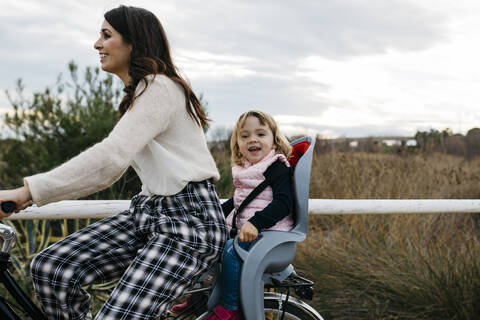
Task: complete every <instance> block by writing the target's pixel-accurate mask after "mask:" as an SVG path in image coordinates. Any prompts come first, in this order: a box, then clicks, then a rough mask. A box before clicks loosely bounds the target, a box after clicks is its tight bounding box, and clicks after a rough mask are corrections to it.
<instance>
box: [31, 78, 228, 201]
mask: <svg viewBox="0 0 480 320" xmlns="http://www.w3.org/2000/svg"><path fill="white" fill-rule="evenodd" d="M147 79H148V81H149V85H148V87H147V89H146V91H145V92H144V93H143V94H142V95H141V96H140V97H138V98H136V99H135V101H134V103H133V105H132V106H131V108H130V109H129V110H128V111H127V112H126V113H125V114H124V115H123V117H122V118H121V119H120V120H119V121H118V123H117V124H116V126H115V127H114V128H113V130H112V132H111V133H110V134H109V135H108V137H106V138H105V139H104V140H103V141H101V142H99V143H97V144H95V145H94V146H92V147H91V148H89V149H87V150H85V151H84V152H82V153H80V154H79V155H78V156H76V157H74V158H72V159H71V160H69V161H67V162H66V163H64V164H62V165H61V166H59V167H57V168H55V169H53V170H51V171H49V172H46V173H41V174H37V175H34V176H30V177H26V178H25V179H24V182H25V183H26V184H28V186H29V188H30V192H31V194H32V199H33V202H34V203H35V204H37V205H38V206H42V205H45V204H47V203H50V202H54V201H59V200H66V199H76V198H80V197H83V196H87V195H89V194H92V193H94V192H97V191H100V190H102V189H105V188H106V187H108V186H110V185H112V184H113V183H114V182H115V181H116V180H118V179H119V178H120V177H121V176H122V174H123V173H124V172H125V170H126V169H127V168H128V167H129V166H130V165H131V166H132V167H133V168H134V169H135V171H136V172H137V174H138V176H139V177H140V180H141V181H142V191H141V194H144V195H172V194H176V193H178V192H179V191H181V190H182V189H183V188H184V187H185V186H186V185H187V183H188V182H190V181H202V180H205V179H209V178H214V179H216V180H217V179H218V178H219V177H220V175H219V173H218V170H217V167H216V166H215V162H214V160H213V158H212V156H211V154H210V152H209V150H208V148H207V143H206V140H205V135H204V133H203V130H202V128H201V127H199V126H198V125H197V123H196V122H195V121H194V120H193V119H192V118H191V117H190V116H189V115H188V114H187V111H186V107H185V95H184V92H183V89H182V88H181V87H180V85H178V84H176V83H174V82H173V81H172V80H170V79H169V78H168V77H166V76H163V75H156V76H155V77H153V75H150V76H148V77H147ZM144 87H145V86H144V84H143V81H140V83H139V85H138V87H137V89H136V94H138V93H140V92H141V90H143V88H144Z"/></svg>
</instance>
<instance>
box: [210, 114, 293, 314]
mask: <svg viewBox="0 0 480 320" xmlns="http://www.w3.org/2000/svg"><path fill="white" fill-rule="evenodd" d="M230 147H231V151H232V165H233V168H232V176H233V184H234V186H235V192H234V196H233V197H232V198H230V199H229V200H228V201H226V202H224V203H223V204H222V209H223V212H224V214H226V215H227V214H228V216H227V224H228V228H229V231H230V230H231V228H232V222H233V221H232V220H233V216H234V213H235V210H237V209H238V207H239V206H240V204H241V203H242V201H243V200H245V198H246V197H247V196H248V194H249V193H250V192H251V191H252V190H253V189H255V187H256V186H257V185H259V184H260V183H261V182H262V181H263V180H265V178H266V177H269V176H273V175H276V174H277V173H278V172H279V171H280V172H281V173H284V174H281V175H280V178H277V179H275V180H274V181H273V182H272V184H271V185H270V186H269V187H267V188H266V189H265V190H264V191H262V192H261V193H260V194H259V195H258V196H257V197H256V198H255V199H254V200H253V201H252V202H250V203H249V204H248V205H247V206H246V207H245V209H244V210H243V211H242V212H240V213H239V214H238V216H237V219H236V227H237V228H238V230H239V232H238V238H239V241H240V242H239V244H240V246H241V247H242V248H244V249H246V250H248V248H249V247H250V245H251V244H252V241H254V240H255V239H256V238H257V236H258V233H259V232H260V231H262V230H267V229H268V230H283V231H289V230H291V229H292V227H293V218H292V214H291V212H292V206H293V193H292V181H291V176H290V174H289V173H288V172H289V168H288V167H289V166H290V164H289V163H288V161H287V159H288V157H289V156H290V154H291V150H292V148H291V146H290V144H289V143H288V141H287V139H286V138H285V136H284V135H283V134H281V133H280V131H279V129H278V126H277V124H276V123H275V120H274V119H273V118H272V117H271V116H269V115H268V114H265V113H263V112H261V111H249V112H246V113H244V114H242V115H241V116H240V118H239V120H238V122H237V124H236V126H235V128H234V130H233V133H232V138H231V140H230ZM241 266H242V263H241V260H240V258H239V257H238V256H237V254H236V253H235V249H234V248H233V239H230V240H228V241H227V244H226V247H225V249H224V251H223V257H222V279H221V281H223V292H222V297H221V304H219V305H217V306H216V307H215V308H214V309H213V313H212V314H211V315H209V317H207V319H208V320H218V319H221V320H233V319H240V318H241V316H240V312H239V311H238V310H239V305H240V303H239V279H240V270H241Z"/></svg>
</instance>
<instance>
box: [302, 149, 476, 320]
mask: <svg viewBox="0 0 480 320" xmlns="http://www.w3.org/2000/svg"><path fill="white" fill-rule="evenodd" d="M479 174H480V160H476V159H474V160H472V161H470V162H467V161H466V160H464V158H461V157H454V156H448V155H444V154H431V155H409V156H404V157H401V156H396V155H388V154H367V153H363V154H362V153H327V154H324V155H321V154H317V155H316V156H315V159H314V164H313V169H312V179H311V191H310V198H337V199H380V198H382V199H440V198H443V199H454V198H457V199H478V198H479V196H480V189H479V177H480V175H479ZM294 264H295V266H296V267H297V269H298V270H299V271H301V272H302V273H303V274H305V275H307V276H308V277H310V278H311V279H314V281H315V283H316V285H315V298H314V302H313V305H314V306H315V308H316V309H317V310H318V311H319V312H321V313H322V315H323V316H325V317H326V318H327V319H478V318H479V317H480V242H479V217H478V215H476V214H443V215H442V214H429V215H363V216H359V215H353V216H347V215H344V216H341V215H336V216H318V215H317V216H312V217H311V220H310V232H309V235H308V238H307V240H306V241H305V242H304V243H302V244H301V245H300V246H299V249H298V251H297V256H296V261H295V263H294Z"/></svg>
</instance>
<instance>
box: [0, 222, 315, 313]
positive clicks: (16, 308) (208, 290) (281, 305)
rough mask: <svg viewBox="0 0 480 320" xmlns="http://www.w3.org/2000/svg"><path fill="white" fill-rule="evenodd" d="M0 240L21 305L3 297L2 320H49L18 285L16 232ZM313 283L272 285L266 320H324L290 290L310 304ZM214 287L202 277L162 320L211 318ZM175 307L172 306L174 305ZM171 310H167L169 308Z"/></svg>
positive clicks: (1, 279)
mask: <svg viewBox="0 0 480 320" xmlns="http://www.w3.org/2000/svg"><path fill="white" fill-rule="evenodd" d="M0 240H1V241H2V246H1V251H0V283H2V284H3V285H4V286H5V288H6V289H7V290H8V291H9V293H10V294H11V296H12V297H13V299H14V300H15V302H16V303H17V304H18V305H16V304H15V305H13V304H11V303H10V302H8V301H7V300H6V299H5V298H4V297H1V296H0V319H2V320H20V319H25V317H28V318H29V319H33V320H46V319H47V317H46V316H45V315H44V314H43V312H42V311H41V310H40V309H39V308H38V307H37V306H36V305H35V304H34V303H33V301H32V300H31V299H30V298H29V297H28V295H27V294H26V293H25V292H24V291H23V290H22V289H21V288H20V286H19V285H18V284H17V283H16V282H15V280H14V279H13V277H12V276H11V274H10V272H9V271H8V265H9V263H10V253H9V252H10V250H11V249H12V248H13V247H14V245H15V243H16V240H17V235H16V232H15V230H14V229H13V228H12V227H10V226H7V225H4V224H0ZM312 286H313V282H311V281H310V280H308V279H305V278H303V277H300V276H298V275H296V274H295V273H294V272H293V273H292V274H291V275H290V276H289V277H287V279H286V280H284V281H282V282H280V281H273V283H272V284H269V285H266V286H265V288H266V289H268V290H270V289H275V290H276V291H274V292H270V291H267V292H265V294H264V300H263V303H264V307H265V313H266V318H267V319H285V320H287V319H299V320H300V319H301V320H323V318H322V317H321V316H320V315H319V314H318V312H317V311H315V309H313V308H312V307H311V306H310V305H308V304H307V303H305V302H303V301H302V300H300V299H297V298H295V297H292V296H291V295H290V293H291V290H292V289H293V290H294V292H295V293H296V295H297V296H298V297H300V298H301V299H306V300H311V299H312V297H313V288H312ZM212 291H213V286H212V285H205V284H204V278H203V277H199V278H198V279H197V281H196V282H195V284H194V285H193V287H192V289H190V290H188V291H187V292H186V293H185V294H184V295H183V296H182V297H180V298H179V300H181V299H183V298H184V297H185V296H187V295H191V296H192V297H193V298H192V299H191V303H190V304H189V306H188V307H187V308H186V309H185V310H183V311H182V312H181V313H178V314H173V313H171V312H170V311H165V312H164V313H163V314H161V315H160V316H159V319H160V320H175V319H178V320H180V319H197V320H201V319H203V318H205V317H206V316H207V315H208V300H209V297H210V295H211V294H212ZM172 303H173V302H172ZM167 309H168V308H167Z"/></svg>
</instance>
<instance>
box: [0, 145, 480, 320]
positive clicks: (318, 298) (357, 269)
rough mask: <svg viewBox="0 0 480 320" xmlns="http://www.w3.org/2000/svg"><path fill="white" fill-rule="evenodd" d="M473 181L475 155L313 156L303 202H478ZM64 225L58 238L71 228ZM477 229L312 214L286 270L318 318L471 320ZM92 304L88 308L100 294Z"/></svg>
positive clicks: (479, 290) (21, 265)
mask: <svg viewBox="0 0 480 320" xmlns="http://www.w3.org/2000/svg"><path fill="white" fill-rule="evenodd" d="M214 157H215V160H216V162H217V165H218V167H219V170H220V172H221V174H222V179H221V180H220V181H218V182H217V190H218V192H219V196H220V197H221V198H227V197H229V196H230V195H231V193H232V182H231V175H230V163H229V159H228V158H227V157H226V156H225V152H220V151H218V152H214ZM479 180H480V158H478V159H473V160H471V161H467V160H465V158H463V157H455V156H449V155H445V154H413V155H405V156H399V155H392V154H383V153H353V152H346V153H340V152H328V153H324V154H322V153H320V152H317V153H316V154H315V155H314V162H313V167H312V177H311V185H310V198H325V199H479V198H480V188H479V185H480V181H479ZM71 222H72V223H73V224H74V225H73V226H72V225H68V227H67V224H65V226H66V227H65V230H63V229H62V230H63V231H65V233H68V232H70V229H71V228H72V227H73V228H72V229H73V230H74V229H76V228H78V227H79V226H77V225H78V224H79V222H78V221H76V222H75V221H71ZM32 223H40V222H32ZM80 224H83V222H81V223H80ZM40 227H41V225H40V224H39V225H38V226H37V227H35V228H33V229H34V230H37V229H38V228H40ZM479 232H480V221H479V216H478V215H476V214H427V215H362V216H360V215H343V216H342V215H330V216H326V215H325V216H320V215H315V216H311V217H310V231H309V235H308V238H307V240H306V241H305V242H303V243H301V244H300V245H299V247H298V250H297V256H296V259H295V262H294V265H295V267H296V269H297V272H299V273H300V274H303V275H305V276H307V277H308V278H309V279H312V280H313V281H314V282H315V296H314V300H313V302H312V303H311V304H312V305H313V306H314V307H315V308H316V309H317V310H318V311H319V312H320V313H321V314H322V315H323V316H324V317H325V318H326V319H349V320H350V319H351V320H355V319H478V318H480V316H479V315H480V241H479V239H480V238H479V235H480V233H479ZM26 239H28V237H25V239H23V243H24V245H23V246H20V245H19V247H22V248H23V249H22V250H19V249H18V248H17V249H16V250H15V251H14V254H15V255H16V256H18V257H20V258H21V259H20V260H19V261H18V266H17V268H15V271H16V274H15V276H16V278H17V279H18V280H19V281H20V282H21V283H22V285H23V286H24V287H26V288H27V290H29V292H31V283H30V278H29V277H28V263H29V260H30V259H31V257H32V254H33V252H32V253H29V250H27V249H28V247H27V246H26V243H27V242H28V241H27V242H25V240H26ZM24 251H25V252H24ZM30 251H31V250H30ZM22 257H23V258H22ZM12 270H13V269H12ZM0 293H1V294H2V295H3V294H4V291H3V290H2V288H0ZM93 297H94V298H95V299H94V305H95V306H96V309H97V308H98V306H99V303H100V301H102V300H103V299H105V291H102V290H100V291H98V290H96V291H93Z"/></svg>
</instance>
